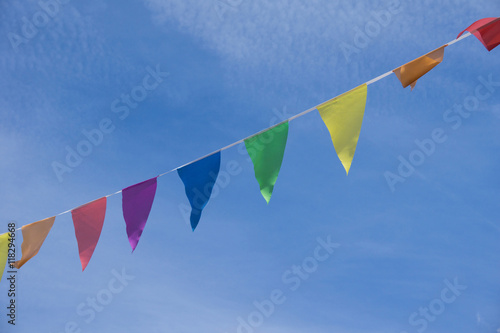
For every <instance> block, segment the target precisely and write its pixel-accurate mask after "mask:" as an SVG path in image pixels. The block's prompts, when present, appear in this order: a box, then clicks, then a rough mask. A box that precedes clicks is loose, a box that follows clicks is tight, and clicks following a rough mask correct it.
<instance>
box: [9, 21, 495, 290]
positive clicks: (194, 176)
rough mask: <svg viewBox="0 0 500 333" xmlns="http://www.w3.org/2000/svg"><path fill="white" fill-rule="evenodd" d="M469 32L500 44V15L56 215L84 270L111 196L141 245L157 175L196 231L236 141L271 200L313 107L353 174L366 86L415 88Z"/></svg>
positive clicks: (31, 238) (30, 241)
mask: <svg viewBox="0 0 500 333" xmlns="http://www.w3.org/2000/svg"><path fill="white" fill-rule="evenodd" d="M465 31H468V33H467V34H465V35H463V34H464V32H465ZM470 35H474V36H475V37H476V38H478V39H479V40H480V41H481V43H482V44H483V45H484V46H485V47H486V49H487V50H488V51H491V50H492V49H494V48H495V47H497V46H498V45H500V18H485V19H482V20H479V21H476V22H475V23H473V24H472V25H470V26H469V27H468V28H466V29H465V30H464V31H462V32H461V33H460V34H459V35H458V37H457V39H456V40H454V41H451V42H449V43H448V44H445V45H443V46H441V47H439V48H437V49H435V50H434V51H431V52H429V53H427V54H425V55H423V56H421V57H419V58H416V59H414V60H412V61H410V62H408V63H406V64H404V65H402V66H400V67H398V68H396V69H394V70H393V71H390V72H387V73H385V74H382V75H380V76H379V77H377V78H375V79H372V80H370V81H368V82H366V83H364V84H362V85H360V86H358V87H356V88H354V89H352V90H350V91H348V92H346V93H344V94H342V95H340V96H338V97H335V98H333V99H330V100H329V101H326V102H324V103H322V104H320V105H317V106H315V107H313V108H310V109H308V110H306V111H304V112H302V113H299V114H297V115H295V116H293V117H291V118H289V119H287V120H285V121H283V122H282V123H280V124H278V125H275V126H273V127H271V128H268V129H266V130H264V131H261V132H259V133H257V134H254V135H251V136H249V137H247V138H245V139H242V140H239V141H237V142H234V143H232V144H231V145H229V146H226V147H224V148H221V149H219V150H217V151H215V152H213V153H211V154H208V155H206V156H205V157H202V158H199V159H196V160H195V161H193V162H190V163H187V164H185V165H183V166H181V167H178V168H175V169H173V170H170V171H168V172H165V173H163V174H160V175H158V176H156V177H154V178H151V179H148V180H146V181H143V182H141V183H138V184H135V185H132V186H129V187H127V188H124V189H123V190H121V191H118V192H116V193H113V194H110V195H107V196H105V197H102V198H100V199H97V200H94V201H92V202H89V203H87V204H85V205H82V206H80V207H77V208H74V209H72V210H68V211H66V212H63V213H60V214H58V215H62V214H66V213H69V212H71V214H72V218H73V224H74V228H75V236H76V239H77V243H78V250H79V256H80V261H81V265H82V271H84V270H85V268H86V267H87V265H88V263H89V261H90V259H91V257H92V255H93V253H94V250H95V248H96V246H97V243H98V241H99V238H100V235H101V231H102V227H103V224H104V218H105V215H106V205H107V197H109V196H111V195H115V194H118V193H122V210H123V217H124V220H125V225H126V232H127V236H128V240H129V243H130V246H131V247H132V252H133V251H134V250H135V248H136V247H137V244H138V242H139V240H140V237H141V235H142V232H143V231H144V228H145V226H146V223H147V220H148V217H149V214H150V212H151V208H152V205H153V201H154V198H155V195H156V189H157V178H158V177H161V176H163V175H166V174H168V173H170V172H173V171H177V173H178V175H179V177H180V179H181V181H182V183H183V184H184V187H185V193H186V196H187V198H188V201H189V203H190V205H191V214H190V223H191V227H192V229H193V231H194V230H195V229H196V227H197V226H198V223H199V221H200V218H201V213H202V211H203V209H204V208H205V206H206V205H207V203H208V201H209V199H210V197H211V196H212V190H213V187H214V185H215V183H216V181H217V178H218V175H219V170H220V163H221V152H222V151H223V150H226V149H229V148H231V147H233V146H235V145H237V144H241V143H244V144H245V148H246V150H247V152H248V154H249V156H250V158H251V160H252V163H253V166H254V173H255V178H256V180H257V182H258V183H259V187H260V192H261V194H262V196H263V197H264V199H265V200H266V202H267V203H269V201H270V199H271V196H272V193H273V189H274V185H275V184H276V180H277V178H278V175H279V172H280V169H281V165H282V162H283V156H284V152H285V148H286V144H287V139H288V129H289V121H291V120H294V119H296V118H298V117H301V116H303V115H305V114H307V113H309V112H312V111H314V110H318V111H319V114H320V116H321V119H322V120H323V122H324V124H325V125H326V127H327V129H328V131H329V133H330V136H331V140H332V143H333V146H334V148H335V151H336V153H337V156H338V158H339V159H340V161H341V163H342V165H343V167H344V169H345V171H346V174H349V170H350V168H351V164H352V161H353V158H354V154H355V152H356V147H357V143H358V140H359V136H360V132H361V126H362V122H363V117H364V112H365V107H366V100H367V93H368V85H370V84H373V83H375V82H377V81H379V80H381V79H383V78H385V77H387V76H389V75H391V74H392V73H394V74H395V75H396V76H397V77H398V79H399V80H400V81H401V84H402V85H403V87H404V88H406V87H407V86H411V87H412V89H413V88H414V87H415V84H416V82H417V80H418V79H419V78H421V77H422V76H423V75H425V74H426V73H428V72H429V71H430V70H432V69H433V68H434V67H435V66H437V65H438V64H439V63H441V62H442V61H443V57H444V49H445V47H447V46H450V45H452V44H454V43H456V42H458V41H460V40H462V39H464V38H467V37H469V36H470ZM58 215H57V216H58ZM55 218H56V216H53V217H50V218H47V219H44V220H40V221H37V222H34V223H31V224H27V225H24V226H22V228H21V230H22V234H23V243H22V244H21V250H22V257H21V259H20V260H19V261H16V262H15V263H14V264H13V266H14V267H15V268H18V269H19V268H21V267H22V266H23V265H24V264H25V263H26V262H28V261H29V260H30V259H32V258H33V257H34V256H36V255H37V254H38V252H39V250H40V248H41V246H42V245H43V243H44V241H45V239H46V237H47V236H48V234H49V232H50V230H51V228H52V226H53V224H54V221H55ZM8 239H9V233H5V234H1V235H0V280H1V278H2V274H3V272H4V268H5V265H6V262H7V255H8V242H9V240H8Z"/></svg>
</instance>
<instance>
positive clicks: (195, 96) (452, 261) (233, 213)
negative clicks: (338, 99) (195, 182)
mask: <svg viewBox="0 0 500 333" xmlns="http://www.w3.org/2000/svg"><path fill="white" fill-rule="evenodd" d="M42 3H43V4H47V3H53V2H51V1H49V0H46V1H42ZM44 6H45V7H46V8H49V9H48V10H49V11H52V12H51V13H52V17H50V19H48V20H47V22H43V15H45V14H43V13H44V12H43V9H42V7H41V5H40V4H38V2H37V1H23V2H14V1H4V2H2V3H0V30H1V37H0V55H1V56H0V69H1V72H2V76H1V77H0V89H1V91H2V93H1V94H0V119H1V121H0V142H1V144H0V154H1V156H2V158H1V159H0V171H1V173H0V174H1V175H2V180H1V182H2V191H0V211H1V212H2V220H3V221H2V222H0V223H1V224H3V225H5V228H6V226H7V223H8V222H9V221H15V222H16V223H17V226H18V227H20V226H22V225H24V224H28V223H31V222H34V221H38V220H40V219H43V218H46V217H49V216H53V215H55V214H57V213H60V212H63V211H66V210H67V209H70V208H73V207H76V206H78V205H81V204H83V203H86V202H88V201H91V200H93V199H96V198H99V197H101V196H103V195H107V194H110V193H113V192H115V191H117V190H120V189H122V188H124V187H126V186H129V185H132V184H135V183H138V182H140V181H143V180H146V179H148V178H151V177H153V176H156V175H158V174H159V173H162V172H164V171H168V170H170V169H172V168H175V167H177V166H180V165H182V164H184V163H187V162H189V161H191V160H193V159H195V158H198V157H200V156H202V155H205V154H207V153H209V152H212V151H214V150H216V149H218V148H221V147H223V146H226V145H228V144H230V143H232V142H234V141H237V140H239V139H242V138H244V137H246V136H248V135H250V134H252V133H255V132H257V131H259V130H261V129H263V128H266V127H267V126H269V125H270V124H271V123H272V121H275V120H276V119H283V117H289V116H291V115H294V114H297V113H299V112H301V111H303V110H306V109H308V108H310V107H312V106H314V105H317V104H319V103H321V102H323V101H325V100H328V99H330V98H332V97H334V96H336V95H339V94H341V93H343V92H345V91H347V90H350V89H352V88H354V87H355V86H357V85H359V84H362V83H363V82H366V81H368V80H370V79H371V78H374V77H376V76H378V75H380V74H383V73H385V72H387V71H388V70H391V69H393V68H395V67H397V66H400V65H402V64H404V63H405V62H408V61H410V60H412V59H414V58H416V57H418V56H420V55H422V54H424V53H427V52H429V51H431V50H433V49H435V48H437V47H439V46H441V45H442V44H444V43H446V42H448V41H450V40H452V39H453V38H455V37H456V35H457V34H458V33H459V32H460V31H461V30H463V29H465V28H466V27H467V26H468V25H469V24H471V23H472V22H474V21H476V20H478V19H480V18H484V17H491V16H498V13H500V5H499V4H498V3H497V2H495V1H491V0H477V1H460V0H453V1H452V0H449V1H418V2H409V1H401V2H398V1H392V0H391V1H337V2H332V1H322V0H318V1H310V2H307V3H306V2H300V1H292V0H288V1H287V0H277V1H261V0H254V1H251V0H208V1H194V0H171V1H166V0H146V1H133V2H129V3H123V2H118V1H112V2H106V3H102V2H100V1H93V0H92V1H86V2H85V3H83V2H77V1H67V3H65V4H59V5H57V6H54V5H52V6H49V5H44ZM47 6H48V7H47ZM382 12H384V13H387V12H389V13H391V14H390V17H387V16H386V18H387V20H386V21H383V23H384V24H383V25H381V24H378V25H377V23H375V25H374V23H373V22H377V21H376V17H377V16H380V15H381V14H380V13H382ZM40 13H42V14H40ZM377 13H378V14H377ZM45 17H48V16H46V15H45ZM34 19H35V21H36V20H37V19H39V20H42V21H40V22H42V24H41V25H42V26H41V27H39V28H36V30H31V31H29V28H30V27H29V24H30V23H29V22H33V20H34ZM26 22H28V23H26ZM370 22H371V23H370ZM367 26H368V27H370V26H371V27H373V26H378V27H379V31H378V30H376V31H372V33H371V36H369V37H368V38H367V40H366V41H365V43H364V44H363V43H362V44H360V43H359V40H358V41H357V44H356V36H357V34H359V33H360V32H365V31H366V28H367ZM23 31H24V33H26V32H28V33H29V38H25V39H23V42H22V43H16V42H13V39H12V38H13V37H12V36H13V34H16V35H18V36H22V35H23ZM346 45H349V46H351V47H356V52H354V53H346V52H345V49H346ZM356 45H357V46H356ZM499 52H500V51H499V50H498V49H495V50H493V51H492V52H487V51H486V49H485V48H484V47H483V46H482V45H481V44H480V43H479V41H478V40H476V39H475V38H473V37H471V38H467V39H465V40H464V41H462V42H460V43H457V44H454V45H451V46H450V47H447V48H446V50H445V56H444V61H443V63H442V64H440V65H438V66H437V67H436V68H435V69H434V70H432V71H431V72H430V73H428V74H427V75H426V76H425V77H423V78H422V79H420V80H419V81H418V83H417V86H416V88H415V89H414V91H410V89H409V88H407V89H402V88H401V84H400V83H399V81H398V80H397V78H396V77H395V76H394V75H391V76H389V77H387V78H386V79H384V80H382V81H379V82H377V83H376V84H373V85H370V86H369V88H368V101H367V107H366V112H365V117H364V122H363V127H362V130H361V135H360V139H359V142H358V147H357V151H356V155H355V157H354V161H353V164H352V167H351V170H350V173H349V176H348V177H346V176H345V172H344V170H343V168H342V165H341V163H340V161H339V160H338V158H337V156H336V154H335V150H334V149H333V146H332V143H331V140H330V137H329V134H328V131H327V129H326V127H325V126H324V124H323V123H322V121H321V119H320V117H319V114H318V113H317V112H312V113H310V114H308V115H306V116H304V117H302V118H299V119H297V120H294V121H292V122H291V123H290V132H289V137H288V144H287V147H286V151H285V157H284V161H283V166H282V169H281V172H280V176H279V178H278V182H277V184H276V187H275V190H274V194H273V197H272V199H271V202H270V204H269V205H266V203H265V200H264V199H263V198H262V197H261V195H260V193H259V190H258V184H257V182H256V181H255V179H254V176H253V167H252V164H251V162H250V161H249V158H248V156H247V155H246V154H245V151H244V147H243V148H242V147H241V146H240V147H235V148H232V149H230V150H227V151H224V152H223V154H222V164H221V170H224V171H227V170H228V167H229V168H232V169H233V170H237V171H235V172H233V175H230V176H228V177H226V179H222V177H221V179H219V183H218V189H219V191H218V193H217V194H216V195H215V194H214V197H213V198H212V199H211V201H210V202H209V203H208V205H207V207H206V209H205V210H204V212H203V216H202V219H201V221H200V224H199V226H198V228H197V229H196V231H195V232H194V233H193V232H192V231H191V230H190V227H189V225H188V222H187V219H186V217H185V207H186V205H187V204H188V201H187V198H186V197H185V194H184V189H183V186H182V182H181V181H180V179H179V178H178V177H177V175H176V174H175V173H172V174H169V175H166V176H163V177H161V178H159V180H158V191H157V194H156V198H155V202H154V205H153V209H152V211H151V215H150V218H149V220H148V224H147V226H146V229H145V231H144V233H143V236H142V238H141V240H140V242H139V245H138V247H137V249H136V250H135V252H134V253H133V254H132V255H131V254H130V252H131V249H130V245H129V243H128V240H127V237H126V232H125V223H124V221H123V217H122V213H121V196H120V195H116V196H113V197H110V198H109V200H108V208H107V214H106V220H105V223H104V228H103V231H102V235H101V239H100V242H99V244H98V246H97V248H96V250H95V253H94V256H93V258H92V260H91V261H90V264H89V266H88V267H87V269H86V271H85V272H84V273H82V272H81V266H80V261H79V258H78V249H77V244H76V239H75V236H74V229H73V224H72V221H71V216H70V214H65V215H63V216H60V217H58V218H57V219H56V222H55V224H54V227H53V228H52V230H51V232H50V234H49V236H48V238H47V240H46V242H45V244H44V245H43V247H42V249H41V250H40V252H39V254H38V255H37V256H36V257H35V258H34V259H32V260H31V261H30V262H29V263H28V264H26V265H25V266H24V267H22V269H21V270H20V271H19V273H18V275H17V289H18V297H17V300H16V302H17V322H16V327H15V328H14V327H11V325H8V324H7V320H6V316H5V312H6V309H5V307H6V306H7V304H8V301H9V299H8V297H7V290H8V284H7V281H5V279H4V280H3V281H1V282H0V309H3V310H1V311H2V313H1V315H0V318H2V319H1V320H0V331H1V332H33V331H37V332H50V333H60V332H65V330H66V331H68V332H70V331H74V332H96V333H99V332H110V331H112V332H135V331H139V330H140V331H150V332H186V333H190V332H200V331H203V332H221V333H230V332H240V333H252V332H263V333H281V332H287V333H294V332H303V331H315V332H318V333H321V332H332V331H335V332H342V333H358V332H374V333H378V332H384V333H386V332H395V333H401V332H407V333H411V332H419V331H420V332H424V331H428V332H450V331H463V332H497V331H498V330H499V329H500V319H499V318H500V298H499V296H500V285H499V284H498V281H499V278H500V268H499V267H500V266H499V265H498V263H499V262H500V251H499V250H500V243H499V242H498V237H499V236H500V221H499V220H498V214H497V213H495V212H498V203H497V197H498V189H499V185H500V178H499V176H498V174H497V170H498V165H499V163H500V158H499V157H498V154H496V152H497V151H498V148H499V145H500V136H499V134H498V131H497V128H498V126H499V125H500V97H499V96H500V94H499V93H498V92H499V91H500V86H499V83H498V82H500V74H499V72H498V68H500V58H499V57H498V55H499ZM155 69H158V70H159V71H161V72H164V73H167V72H168V75H167V74H163V75H164V76H163V77H162V81H161V82H160V83H159V84H158V86H157V87H156V88H155V89H153V90H148V93H147V96H146V97H145V98H144V100H143V101H141V102H139V103H137V105H134V107H128V115H127V116H126V117H123V115H124V114H125V113H124V112H126V111H123V109H122V111H119V112H114V111H117V110H116V109H114V108H113V105H114V106H115V107H117V106H122V107H123V106H124V105H125V104H123V103H121V102H120V99H121V96H122V94H131V92H132V91H134V88H136V87H138V86H140V85H141V84H142V83H143V79H144V77H145V76H147V75H148V73H149V72H150V71H152V70H155ZM485 80H486V81H488V80H492V81H494V82H497V85H496V86H490V87H489V88H490V89H491V91H490V90H488V88H487V87H486V86H484V85H482V82H484V81H485ZM478 86H481V87H482V88H477V87H478ZM477 89H479V90H480V91H481V92H482V94H483V96H487V97H484V98H483V100H480V101H479V102H478V103H477V104H467V103H473V102H474V98H475V96H476V91H477ZM488 92H489V94H488ZM116 100H118V101H119V102H115V101H116ZM476 101H477V99H476ZM114 103H115V104H114ZM116 103H121V104H116ZM463 105H466V106H467V105H469V107H470V105H473V109H474V111H473V112H470V113H468V112H467V113H463V114H464V115H465V116H460V114H459V113H456V112H455V111H456V110H458V109H456V108H457V107H458V108H460V107H461V106H463ZM471 108H472V107H471ZM120 116H122V118H124V119H121V118H120ZM452 117H454V118H452ZM103 119H104V120H105V119H109V121H110V122H111V124H112V128H113V130H112V131H111V133H106V134H104V135H103V139H102V142H100V143H99V144H98V145H97V146H92V151H91V153H90V154H89V155H88V156H85V157H83V158H82V160H81V161H80V163H77V164H78V165H77V166H75V167H72V168H71V169H72V171H71V172H70V173H64V174H63V175H62V176H61V177H59V178H58V177H57V175H56V173H55V172H54V170H53V164H54V162H58V163H65V159H66V155H67V147H69V148H70V149H77V146H78V144H79V143H80V142H81V141H82V140H85V136H84V134H83V132H84V131H91V130H93V129H96V128H99V124H100V123H101V122H102V121H103ZM436 130H438V131H440V130H442V135H441V136H440V138H441V140H440V142H437V143H436V142H434V146H435V147H434V149H433V151H432V152H431V153H429V156H428V155H423V154H422V153H420V154H421V156H424V159H423V161H422V163H418V164H419V165H416V166H414V170H413V171H411V172H408V175H407V177H406V176H405V177H403V179H404V182H399V183H397V184H395V185H394V186H393V187H392V188H391V186H389V185H388V182H387V181H386V175H387V172H391V173H393V174H396V175H397V174H398V166H399V165H400V163H401V162H400V159H401V158H403V159H405V160H408V159H409V158H410V156H414V157H415V156H417V155H418V154H419V153H418V151H419V147H418V145H417V144H416V143H415V140H418V141H419V142H422V141H425V142H428V140H429V139H432V136H433V135H432V133H433V132H434V131H436ZM426 140H427V141H426ZM221 172H222V171H221ZM223 180H227V181H226V182H224V181H223ZM318 238H319V239H321V240H323V242H325V241H327V240H328V239H329V240H330V241H331V242H332V243H335V244H338V245H336V247H335V249H334V250H332V253H328V252H326V251H327V250H325V249H323V250H321V251H322V252H321V253H322V255H323V257H324V255H326V254H328V255H327V258H326V259H325V260H323V261H318V260H316V259H314V260H316V261H314V260H313V259H312V256H313V255H314V253H315V252H317V251H316V249H317V248H318V246H319V244H320V243H318ZM17 246H18V250H20V246H21V234H20V233H19V234H18V243H17ZM18 256H20V253H18ZM311 263H316V264H317V267H316V266H307V265H308V264H311ZM294 265H306V267H309V269H310V270H311V272H310V273H308V274H307V277H306V275H303V277H300V276H299V275H297V274H295V273H291V272H292V271H293V266H294ZM311 267H312V268H311ZM122 272H126V275H127V276H131V277H133V279H132V278H130V280H126V281H125V282H124V283H123V284H124V285H123V288H119V289H120V292H117V293H110V290H111V289H110V284H111V285H113V283H115V286H116V285H118V284H119V283H118V280H116V277H115V275H116V274H118V275H120V274H121V273H122ZM291 277H294V278H295V280H293V281H295V282H293V283H292V282H291V280H290V278H291ZM297 279H298V280H297ZM297 281H298V282H297ZM457 281H458V282H457ZM450 283H451V284H453V283H455V284H457V283H458V284H459V285H460V286H464V287H463V288H464V289H460V290H459V291H457V294H453V293H451V294H450V290H449V284H450ZM447 288H448V289H447ZM113 290H115V291H116V288H115V289H113ZM273 291H281V292H282V295H281V297H278V299H279V300H280V302H279V303H280V304H275V305H274V311H272V314H269V316H266V315H265V314H262V313H261V314H260V315H259V314H258V312H259V310H258V307H256V306H255V304H254V302H258V303H259V304H268V303H266V301H267V302H269V301H270V299H273V297H272V296H271V295H272V293H273ZM443 291H444V295H445V298H444V299H445V300H447V299H450V297H451V296H453V295H454V296H455V297H454V300H453V301H450V302H449V303H446V302H444V301H443V296H442V295H443ZM106 295H108V296H109V295H111V297H112V299H106V298H105V297H106ZM446 295H448V296H446ZM450 295H451V296H450ZM96 297H97V298H99V297H100V299H101V300H106V302H105V303H106V304H105V305H102V307H100V308H99V311H97V310H95V311H94V310H90V309H92V308H91V307H90V306H89V305H87V302H88V298H96ZM103 297H104V298H103ZM446 297H448V298H446ZM440 305H443V306H444V308H443V309H441V308H440ZM433 306H434V311H435V312H438V314H436V315H432V314H431V315H432V317H425V316H424V315H422V314H419V311H420V309H421V308H429V307H431V308H432V307H433ZM78 309H80V311H79V310H78ZM436 309H437V310H436ZM82 311H83V312H84V313H86V314H83V315H82ZM85 311H86V312H85ZM78 312H80V313H78ZM92 312H93V313H94V315H90V314H89V313H92ZM261 312H262V311H261ZM256 313H257V314H256ZM259 316H260V317H259ZM249 317H250V319H249ZM239 318H241V320H243V321H245V323H246V325H250V324H248V322H249V320H250V321H252V320H254V323H255V321H257V322H258V325H255V326H256V327H252V326H248V327H246V328H245V327H244V325H243V326H242V324H241V320H240V319H239ZM260 318H262V320H260V321H259V319H260ZM410 318H413V321H412V320H411V319H410ZM429 318H432V319H429ZM250 330H251V331H252V332H249V331H250Z"/></svg>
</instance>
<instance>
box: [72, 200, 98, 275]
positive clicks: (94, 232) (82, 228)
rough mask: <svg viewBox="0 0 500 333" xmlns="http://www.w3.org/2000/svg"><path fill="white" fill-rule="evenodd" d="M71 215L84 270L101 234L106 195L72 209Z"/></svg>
mask: <svg viewBox="0 0 500 333" xmlns="http://www.w3.org/2000/svg"><path fill="white" fill-rule="evenodd" d="M71 215H72V217H73V225H74V226H75V235H76V241H77V243H78V252H79V254H80V262H81V263H82V271H84V270H85V268H86V267H87V265H88V263H89V261H90V258H91V257H92V254H93V253H94V250H95V247H96V246H97V242H98V241H99V237H100V236H101V231H102V226H103V224H104V216H105V215H106V197H103V198H100V199H97V200H94V201H92V202H89V203H88V204H85V205H83V206H81V207H78V208H76V209H73V210H72V211H71Z"/></svg>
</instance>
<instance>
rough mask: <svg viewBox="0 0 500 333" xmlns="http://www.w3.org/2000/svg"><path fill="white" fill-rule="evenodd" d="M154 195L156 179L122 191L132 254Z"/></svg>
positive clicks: (144, 224)
mask: <svg viewBox="0 0 500 333" xmlns="http://www.w3.org/2000/svg"><path fill="white" fill-rule="evenodd" d="M155 193H156V177H155V178H151V179H149V180H146V181H143V182H142V183H139V184H135V185H132V186H129V187H127V188H124V189H123V190H122V208H123V217H124V218H125V224H126V225H127V235H128V241H129V242H130V246H132V252H133V251H134V250H135V247H136V246H137V243H139V239H140V238H141V235H142V231H143V230H144V227H145V226H146V222H147V220H148V216H149V212H150V211H151V206H152V205H153V200H154V198H155Z"/></svg>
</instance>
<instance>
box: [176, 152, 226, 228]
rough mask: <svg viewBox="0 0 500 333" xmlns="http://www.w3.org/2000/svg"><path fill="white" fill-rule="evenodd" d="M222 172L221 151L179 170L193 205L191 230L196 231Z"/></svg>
mask: <svg viewBox="0 0 500 333" xmlns="http://www.w3.org/2000/svg"><path fill="white" fill-rule="evenodd" d="M219 170H220V151H218V152H217V153H215V154H213V155H210V156H208V157H205V158H203V159H201V160H199V161H196V162H194V163H191V164H188V165H186V166H184V167H182V168H180V169H178V170H177V173H178V174H179V177H180V178H181V180H182V182H183V183H184V187H185V189H186V196H187V197H188V200H189V203H190V204H191V217H190V222H191V228H192V229H193V231H194V229H196V227H197V226H198V223H199V222H200V218H201V212H202V211H203V208H205V206H206V205H207V203H208V200H209V199H210V196H211V195H212V190H213V188H214V184H215V182H216V181H217V177H218V176H219Z"/></svg>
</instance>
